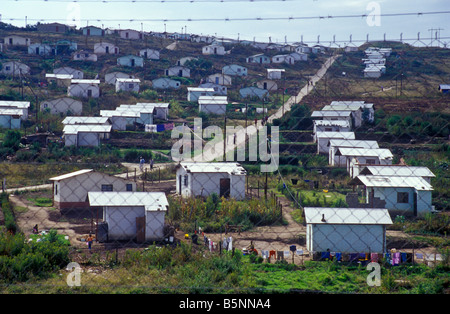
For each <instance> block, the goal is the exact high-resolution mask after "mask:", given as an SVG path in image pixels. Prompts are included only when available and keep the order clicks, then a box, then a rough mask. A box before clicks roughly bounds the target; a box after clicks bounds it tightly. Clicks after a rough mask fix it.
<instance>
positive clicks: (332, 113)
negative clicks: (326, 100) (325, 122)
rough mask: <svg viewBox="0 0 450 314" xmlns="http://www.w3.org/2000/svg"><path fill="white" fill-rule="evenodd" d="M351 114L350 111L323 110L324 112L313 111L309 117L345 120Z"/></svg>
mask: <svg viewBox="0 0 450 314" xmlns="http://www.w3.org/2000/svg"><path fill="white" fill-rule="evenodd" d="M351 114H352V112H351V111H350V110H341V111H339V110H324V111H317V110H316V111H313V112H312V113H311V117H312V118H315V117H342V118H346V117H349V116H350V115H351Z"/></svg>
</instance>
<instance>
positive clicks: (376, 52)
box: [362, 47, 392, 78]
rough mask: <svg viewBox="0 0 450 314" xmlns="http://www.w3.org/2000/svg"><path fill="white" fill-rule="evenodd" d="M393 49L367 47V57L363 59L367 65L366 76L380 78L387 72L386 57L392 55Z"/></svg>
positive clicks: (364, 71)
mask: <svg viewBox="0 0 450 314" xmlns="http://www.w3.org/2000/svg"><path fill="white" fill-rule="evenodd" d="M391 51H392V49H391V48H376V47H369V48H367V49H366V50H365V51H364V53H365V54H366V58H364V59H363V60H362V61H363V63H364V65H365V69H364V70H363V73H364V77H366V78H379V77H380V76H381V75H382V74H384V73H386V57H389V56H390V54H391Z"/></svg>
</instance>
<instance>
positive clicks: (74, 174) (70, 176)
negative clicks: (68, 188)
mask: <svg viewBox="0 0 450 314" xmlns="http://www.w3.org/2000/svg"><path fill="white" fill-rule="evenodd" d="M92 171H94V169H82V170H78V171H74V172H71V173H67V174H63V175H60V176H57V177H53V178H50V179H49V180H50V181H60V180H64V179H68V178H72V177H76V176H79V175H82V174H85V173H88V172H92Z"/></svg>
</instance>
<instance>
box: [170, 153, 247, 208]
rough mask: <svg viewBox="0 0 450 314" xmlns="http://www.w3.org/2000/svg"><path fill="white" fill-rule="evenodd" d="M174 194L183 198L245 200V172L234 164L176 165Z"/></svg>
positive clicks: (202, 163) (184, 163) (193, 163)
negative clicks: (212, 197) (209, 197)
mask: <svg viewBox="0 0 450 314" xmlns="http://www.w3.org/2000/svg"><path fill="white" fill-rule="evenodd" d="M176 174H177V180H176V185H177V186H176V192H177V193H178V194H180V195H181V196H183V197H195V196H202V197H207V196H209V195H211V194H212V193H216V194H217V195H218V196H219V197H222V196H223V197H231V198H235V199H237V200H242V199H244V198H245V178H246V175H247V172H246V171H245V169H244V168H243V167H242V166H241V165H240V164H239V163H235V162H181V163H179V164H178V165H177V170H176Z"/></svg>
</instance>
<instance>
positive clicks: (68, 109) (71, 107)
mask: <svg viewBox="0 0 450 314" xmlns="http://www.w3.org/2000/svg"><path fill="white" fill-rule="evenodd" d="M40 109H41V111H44V110H49V111H50V113H51V114H60V113H61V114H68V113H69V114H75V115H80V114H81V112H82V111H83V103H82V102H81V101H79V100H76V99H73V98H69V97H62V98H57V99H52V100H46V101H43V102H41V104H40Z"/></svg>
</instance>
